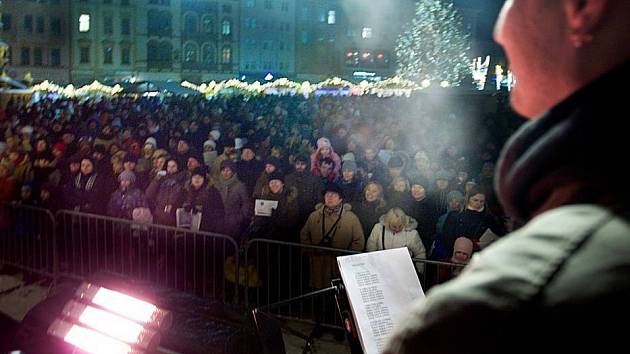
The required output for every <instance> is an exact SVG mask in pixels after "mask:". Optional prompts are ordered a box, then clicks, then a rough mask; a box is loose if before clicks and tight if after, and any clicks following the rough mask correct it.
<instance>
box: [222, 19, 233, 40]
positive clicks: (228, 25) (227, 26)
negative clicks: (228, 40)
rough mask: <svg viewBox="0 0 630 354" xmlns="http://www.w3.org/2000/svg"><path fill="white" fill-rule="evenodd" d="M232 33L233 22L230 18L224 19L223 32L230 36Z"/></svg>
mask: <svg viewBox="0 0 630 354" xmlns="http://www.w3.org/2000/svg"><path fill="white" fill-rule="evenodd" d="M231 33H232V23H231V22H230V21H229V20H223V22H222V23H221V34H222V35H224V36H229V35H230V34H231Z"/></svg>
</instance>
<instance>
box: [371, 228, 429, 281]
mask: <svg viewBox="0 0 630 354" xmlns="http://www.w3.org/2000/svg"><path fill="white" fill-rule="evenodd" d="M416 226H418V222H417V221H416V220H415V219H413V218H411V217H410V218H409V225H407V227H405V229H404V230H402V231H401V232H399V233H397V234H395V235H394V234H393V233H392V231H391V230H390V229H389V228H388V227H387V226H385V225H384V224H383V217H381V219H380V221H379V222H378V223H377V224H376V225H374V228H372V232H371V233H370V237H369V238H368V241H367V246H366V249H367V251H368V252H372V251H382V250H388V249H392V248H401V247H407V250H408V251H409V255H411V258H420V259H426V258H427V253H426V250H425V249H424V245H422V240H420V235H419V234H418V231H416ZM383 229H384V230H385V234H384V235H383ZM415 265H416V270H417V271H418V274H422V273H423V272H424V263H420V262H416V263H415Z"/></svg>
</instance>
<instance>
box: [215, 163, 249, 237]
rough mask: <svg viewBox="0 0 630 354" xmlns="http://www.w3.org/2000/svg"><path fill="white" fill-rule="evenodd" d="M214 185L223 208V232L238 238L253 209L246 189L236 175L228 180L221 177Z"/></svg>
mask: <svg viewBox="0 0 630 354" xmlns="http://www.w3.org/2000/svg"><path fill="white" fill-rule="evenodd" d="M214 187H215V188H216V189H217V190H218V191H219V194H220V195H221V200H222V201H223V207H224V208H225V219H224V225H223V233H225V234H227V235H230V236H232V237H236V238H239V237H240V236H241V234H242V232H243V230H244V228H245V227H246V226H247V225H248V224H249V221H250V218H251V215H252V209H253V205H252V203H251V201H250V199H249V194H248V193H247V189H246V188H245V185H244V184H243V182H241V181H239V180H238V178H236V175H233V176H232V178H230V179H228V180H224V179H223V178H221V181H220V182H219V183H216V184H215V185H214Z"/></svg>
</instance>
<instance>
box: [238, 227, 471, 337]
mask: <svg viewBox="0 0 630 354" xmlns="http://www.w3.org/2000/svg"><path fill="white" fill-rule="evenodd" d="M357 253H360V252H357V251H349V250H340V249H335V248H326V247H319V246H312V245H305V244H298V243H288V242H281V241H274V240H268V239H252V240H250V241H249V242H248V243H247V244H246V245H245V253H244V257H243V259H242V263H241V266H242V268H244V270H243V272H242V275H241V277H242V279H244V283H243V285H245V290H244V292H243V293H244V296H245V303H246V304H247V305H248V306H249V307H259V306H265V307H266V306H268V305H270V304H274V303H277V302H280V301H284V300H288V299H291V298H295V297H298V296H301V295H303V294H306V293H309V292H312V291H315V290H318V289H321V288H324V287H328V286H330V282H329V281H328V283H326V281H325V280H326V279H329V278H338V277H339V275H338V272H337V267H336V264H337V262H336V259H335V257H337V256H343V255H351V254H357ZM327 262H328V263H327ZM413 262H414V265H415V264H422V265H423V266H424V271H423V273H422V274H421V275H420V276H421V277H420V278H419V280H420V282H421V284H422V286H423V289H424V290H425V291H426V290H428V289H429V288H430V287H432V286H433V285H436V284H438V283H441V282H444V281H446V280H448V279H450V278H452V277H454V276H455V275H456V273H457V272H458V271H459V270H461V269H462V268H463V265H461V264H454V263H446V262H435V261H429V260H425V259H417V258H414V259H413ZM311 266H315V267H316V268H314V269H311ZM318 272H326V273H327V276H322V274H318ZM335 306H336V305H335V303H334V301H333V299H332V297H331V296H330V295H329V294H322V295H317V296H313V297H310V298H306V299H304V300H303V301H300V302H294V303H290V304H286V305H282V306H278V307H276V308H271V309H269V312H270V313H272V314H274V315H276V316H278V317H281V318H290V319H297V320H303V321H307V322H311V323H319V324H320V325H323V326H329V327H341V320H340V318H339V317H338V314H337V310H336V307H335Z"/></svg>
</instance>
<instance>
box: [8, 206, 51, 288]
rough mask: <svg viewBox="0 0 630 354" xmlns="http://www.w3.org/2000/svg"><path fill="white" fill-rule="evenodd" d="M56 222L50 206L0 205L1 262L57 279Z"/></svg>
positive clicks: (20, 269) (24, 270)
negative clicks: (48, 207)
mask: <svg viewBox="0 0 630 354" xmlns="http://www.w3.org/2000/svg"><path fill="white" fill-rule="evenodd" d="M55 225H56V224H55V217H54V215H53V214H52V213H51V212H50V211H49V210H48V209H43V208H37V207H33V206H29V205H23V204H15V203H4V204H0V264H2V265H3V266H10V267H12V268H15V269H17V270H19V271H23V272H27V273H30V274H36V275H40V276H44V277H46V278H49V279H53V280H55V279H57V252H56V247H55V245H56V227H55Z"/></svg>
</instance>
